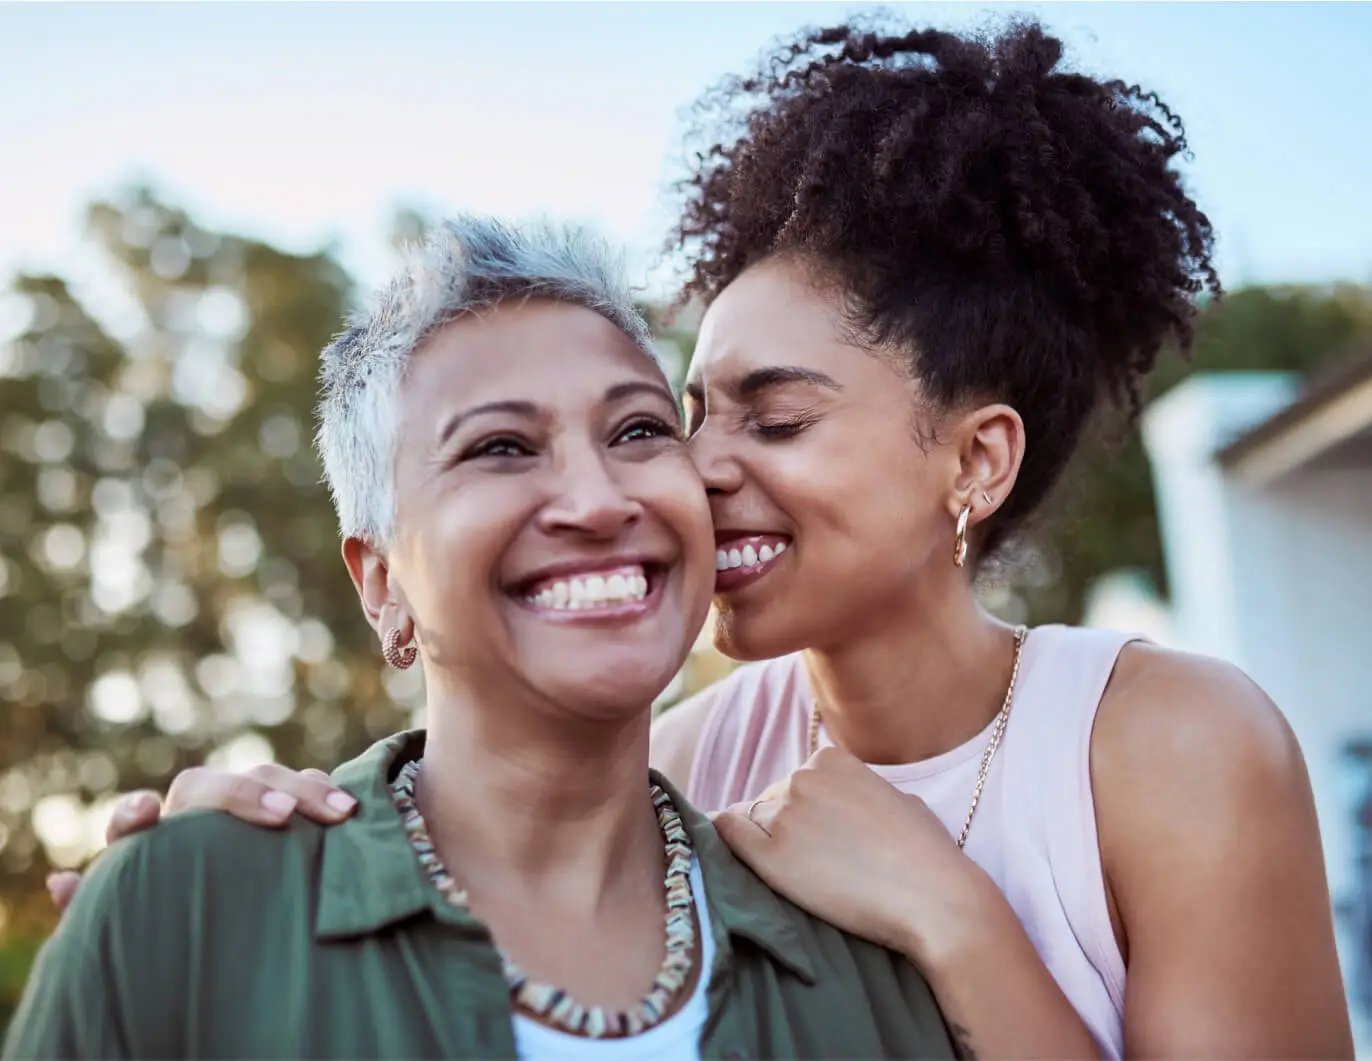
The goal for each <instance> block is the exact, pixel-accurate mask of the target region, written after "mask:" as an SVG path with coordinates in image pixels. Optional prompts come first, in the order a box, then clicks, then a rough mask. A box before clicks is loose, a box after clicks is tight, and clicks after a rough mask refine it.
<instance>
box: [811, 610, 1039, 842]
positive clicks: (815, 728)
mask: <svg viewBox="0 0 1372 1061" xmlns="http://www.w3.org/2000/svg"><path fill="white" fill-rule="evenodd" d="M1028 634H1029V630H1028V628H1026V627H1023V626H1017V627H1015V661H1014V663H1013V664H1012V665H1011V667H1010V684H1009V686H1008V687H1007V688H1006V690H1005V702H1004V703H1003V704H1001V707H1000V713H999V714H997V715H996V718H995V724H994V725H993V726H992V727H991V739H990V740H989V741H987V743H986V750H985V751H984V752H982V753H981V769H980V770H978V771H977V787H976V788H974V789H973V790H972V805H971V806H970V807H968V808H967V819H966V820H965V821H964V822H963V823H962V832H961V833H960V834H959V835H958V848H959V850H960V849H961V848H962V847H964V846H965V845H966V843H967V834H968V833H969V832H971V831H972V815H974V814H976V812H977V804H978V803H980V802H981V790H982V789H984V788H985V787H986V775H987V774H988V773H989V772H990V770H991V760H992V759H994V758H995V757H996V749H998V748H999V747H1000V739H1001V738H1002V737H1003V736H1005V724H1006V723H1007V722H1009V721H1010V705H1011V704H1012V703H1013V702H1014V699H1015V679H1017V678H1018V677H1019V657H1020V651H1021V650H1022V649H1023V648H1024V639H1025V638H1026V637H1027V636H1028ZM819 724H820V718H819V705H818V704H816V705H815V709H814V710H813V711H811V712H810V751H809V754H810V755H814V754H815V752H817V751H819Z"/></svg>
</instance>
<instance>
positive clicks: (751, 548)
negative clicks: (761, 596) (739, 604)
mask: <svg viewBox="0 0 1372 1061" xmlns="http://www.w3.org/2000/svg"><path fill="white" fill-rule="evenodd" d="M790 547H791V540H790V539H789V538H787V537H786V536H785V535H784V534H749V535H739V536H738V537H734V538H728V539H724V540H721V541H718V542H717V543H716V544H715V589H716V590H718V591H724V590H731V589H737V588H738V587H739V586H743V585H746V584H747V583H750V582H753V581H755V580H756V579H759V578H761V577H762V576H763V575H765V574H767V573H768V572H769V571H771V570H772V568H773V567H774V566H775V565H776V563H777V561H778V560H780V559H781V558H782V557H783V556H785V555H786V551H787V550H788V549H789V548H790Z"/></svg>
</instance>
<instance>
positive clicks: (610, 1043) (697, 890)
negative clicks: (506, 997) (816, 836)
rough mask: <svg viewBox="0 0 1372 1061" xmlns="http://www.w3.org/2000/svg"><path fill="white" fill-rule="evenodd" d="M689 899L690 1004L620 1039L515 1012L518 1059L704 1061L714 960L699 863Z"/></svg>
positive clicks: (694, 867)
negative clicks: (695, 963) (696, 942)
mask: <svg viewBox="0 0 1372 1061" xmlns="http://www.w3.org/2000/svg"><path fill="white" fill-rule="evenodd" d="M691 897H692V898H693V899H694V900H695V904H696V925H697V932H698V933H699V939H700V975H699V976H698V977H697V979H696V987H695V990H694V991H692V992H691V997H690V998H689V999H688V1000H687V1002H686V1004H685V1005H684V1006H682V1007H681V1008H680V1009H679V1010H677V1011H676V1012H675V1013H673V1014H672V1015H671V1016H670V1017H668V1018H667V1019H666V1020H665V1021H663V1022H662V1023H661V1024H658V1025H655V1026H653V1027H651V1028H649V1029H648V1030H647V1031H645V1032H642V1033H640V1034H638V1035H632V1036H629V1037H627V1038H622V1039H590V1038H587V1037H586V1036H583V1035H571V1034H569V1033H568V1032H561V1031H557V1030H556V1029H554V1028H549V1027H548V1026H547V1025H546V1024H539V1023H538V1022H537V1021H535V1020H532V1019H530V1018H529V1017H526V1016H524V1015H523V1014H522V1013H516V1014H515V1015H514V1037H515V1051H516V1053H517V1054H518V1055H519V1058H520V1061H593V1059H594V1061H700V1034H701V1032H702V1031H703V1030H704V1028H705V1017H706V1014H707V1013H708V1009H707V1006H706V1001H705V988H706V987H707V986H708V984H709V980H710V968H711V966H712V965H713V964H714V959H715V941H714V937H713V936H711V935H710V909H709V907H708V906H707V905H706V903H705V879H704V878H703V877H702V876H701V873H700V865H699V864H698V863H697V862H696V861H695V860H694V859H693V860H692V862H691Z"/></svg>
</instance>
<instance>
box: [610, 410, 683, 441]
mask: <svg viewBox="0 0 1372 1061" xmlns="http://www.w3.org/2000/svg"><path fill="white" fill-rule="evenodd" d="M640 428H647V429H648V430H649V431H651V432H652V434H651V435H650V436H649V437H650V438H680V437H681V432H680V431H679V430H678V429H677V428H675V427H673V426H672V425H671V424H668V423H667V422H666V421H664V420H659V419H658V418H657V417H655V416H640V417H636V418H635V419H633V420H631V421H630V422H629V423H627V424H625V425H624V426H623V427H622V428H620V430H619V433H618V434H616V435H615V440H616V441H619V440H621V439H623V438H624V436H625V435H627V434H628V433H629V432H630V431H636V430H638V429H640ZM626 441H633V442H638V441H645V440H643V439H628V440H626Z"/></svg>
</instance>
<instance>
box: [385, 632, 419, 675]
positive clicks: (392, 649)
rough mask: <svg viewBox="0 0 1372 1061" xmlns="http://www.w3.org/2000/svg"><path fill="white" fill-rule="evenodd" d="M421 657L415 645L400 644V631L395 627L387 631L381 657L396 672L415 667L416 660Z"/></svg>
mask: <svg viewBox="0 0 1372 1061" xmlns="http://www.w3.org/2000/svg"><path fill="white" fill-rule="evenodd" d="M418 655H419V649H417V648H415V647H414V643H413V642H412V641H411V642H406V644H405V645H403V646H402V645H401V644H400V631H399V630H397V629H396V628H395V627H394V626H393V627H391V628H390V629H389V630H387V631H386V636H385V637H384V638H382V640H381V657H382V659H384V660H385V661H386V662H387V663H389V664H390V665H391V666H392V667H394V668H395V669H396V670H405V669H407V668H409V667H412V666H414V661H415V658H416V657H417V656H418Z"/></svg>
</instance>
